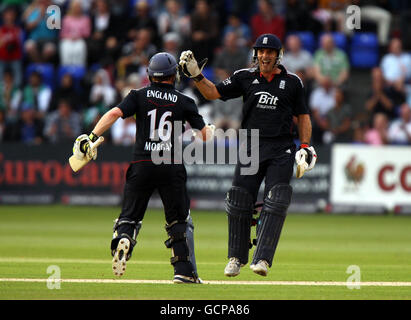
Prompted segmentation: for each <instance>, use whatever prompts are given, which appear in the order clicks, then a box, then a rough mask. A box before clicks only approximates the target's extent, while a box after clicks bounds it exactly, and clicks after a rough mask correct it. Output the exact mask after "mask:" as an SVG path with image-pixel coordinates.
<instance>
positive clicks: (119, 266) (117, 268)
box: [112, 238, 130, 277]
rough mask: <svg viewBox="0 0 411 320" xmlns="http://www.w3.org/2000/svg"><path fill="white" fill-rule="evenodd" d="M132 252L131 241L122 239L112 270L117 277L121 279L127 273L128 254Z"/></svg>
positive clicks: (115, 254)
mask: <svg viewBox="0 0 411 320" xmlns="http://www.w3.org/2000/svg"><path fill="white" fill-rule="evenodd" d="M129 250H130V240H128V239H127V238H122V239H120V241H119V242H118V245H117V249H116V251H115V253H114V257H113V263H112V269H113V273H114V275H115V276H118V277H121V276H122V275H123V274H124V272H125V271H126V261H127V254H128V251H129Z"/></svg>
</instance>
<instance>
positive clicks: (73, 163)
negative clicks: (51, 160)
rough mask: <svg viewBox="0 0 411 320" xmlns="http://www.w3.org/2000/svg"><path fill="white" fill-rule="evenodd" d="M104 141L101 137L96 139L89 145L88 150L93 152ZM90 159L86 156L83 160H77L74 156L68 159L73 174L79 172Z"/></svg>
mask: <svg viewBox="0 0 411 320" xmlns="http://www.w3.org/2000/svg"><path fill="white" fill-rule="evenodd" d="M103 141H104V138H103V137H100V138H98V139H97V140H96V141H95V142H92V143H90V149H91V150H92V151H93V150H94V149H95V148H97V147H98V146H99V145H100V144H101V143H102V142H103ZM90 160H91V158H89V157H88V156H87V155H86V156H85V157H84V158H83V159H81V160H80V159H77V158H76V157H75V156H74V154H73V155H72V156H71V157H70V159H69V164H70V167H71V169H72V170H73V171H74V172H77V171H79V170H80V169H81V168H83V167H84V166H85V165H86V164H87V163H89V161H90Z"/></svg>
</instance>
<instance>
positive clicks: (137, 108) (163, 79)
mask: <svg viewBox="0 0 411 320" xmlns="http://www.w3.org/2000/svg"><path fill="white" fill-rule="evenodd" d="M177 70H178V64H177V62H176V60H175V58H174V57H173V56H172V55H171V54H169V53H166V52H161V53H157V54H156V55H154V56H153V57H152V58H151V60H150V62H149V66H148V69H147V73H148V76H149V79H150V82H151V84H150V85H149V86H147V87H144V88H141V89H138V90H132V91H131V92H130V93H129V94H128V95H127V96H126V97H125V98H124V100H123V101H122V102H121V103H120V104H119V105H118V106H116V107H114V108H112V109H111V110H109V111H108V112H107V113H106V114H104V116H103V117H102V118H101V119H100V121H99V122H98V123H97V124H96V126H95V128H94V129H93V131H92V133H91V134H90V135H89V136H87V135H81V136H80V137H78V138H77V140H76V142H75V144H74V155H73V157H75V158H76V159H77V161H82V160H83V162H87V161H88V160H90V159H95V157H96V156H97V146H98V143H101V142H99V141H101V135H102V134H103V133H104V132H105V131H106V130H108V129H109V128H110V127H111V126H112V125H113V124H114V122H115V121H116V120H117V119H118V118H120V117H121V118H123V119H124V118H127V117H133V116H134V117H135V119H136V126H137V133H136V142H135V145H134V152H133V161H132V162H131V163H130V166H129V168H128V170H127V173H126V183H125V187H124V197H123V202H122V209H121V213H120V216H119V218H118V219H117V220H116V222H115V224H114V234H113V239H112V241H111V252H112V256H113V262H112V269H113V272H114V274H115V275H117V276H121V275H123V274H124V272H125V269H126V261H127V260H129V259H130V257H131V254H132V251H133V248H134V247H135V245H136V243H137V236H138V234H139V231H140V229H141V226H142V221H143V218H144V214H145V212H146V209H147V205H148V201H149V199H150V197H151V195H152V194H153V192H154V190H158V192H159V194H160V197H161V200H162V202H163V205H164V211H165V219H166V226H165V229H166V231H167V233H168V236H169V239H168V240H167V241H166V242H165V245H166V247H167V248H170V249H171V253H172V257H171V264H172V265H173V267H174V278H173V281H174V283H201V280H200V279H199V277H198V274H197V267H196V260H195V254H194V233H193V231H194V225H193V221H192V218H191V216H190V208H189V205H190V200H189V197H188V195H187V189H186V180H187V173H186V169H185V167H184V164H183V163H178V162H177V161H174V159H173V154H174V153H173V148H174V145H175V143H177V142H176V141H172V138H173V137H174V135H173V133H174V132H173V130H174V126H175V125H176V124H177V123H178V122H180V123H183V124H184V123H185V121H188V122H189V124H190V125H191V127H192V128H195V129H198V130H200V132H201V135H202V139H203V140H207V139H209V138H211V137H212V136H213V134H214V126H212V125H211V126H209V125H207V126H206V125H205V123H204V121H203V118H202V116H201V115H200V114H199V113H198V109H197V106H196V104H195V103H194V100H192V99H191V98H189V97H187V96H185V95H184V94H182V93H181V92H179V91H177V90H176V89H175V88H174V83H175V80H176V77H177V75H178V73H177ZM153 150H157V151H159V150H160V151H162V150H168V151H171V152H169V153H168V154H170V156H171V161H170V163H169V164H166V163H161V164H155V163H153V161H152V159H153V158H152V152H153ZM82 165H84V164H80V165H79V166H80V167H81V166H82Z"/></svg>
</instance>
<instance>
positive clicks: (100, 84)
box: [90, 69, 116, 111]
mask: <svg viewBox="0 0 411 320" xmlns="http://www.w3.org/2000/svg"><path fill="white" fill-rule="evenodd" d="M115 100H116V91H115V89H114V88H113V86H112V85H111V81H110V77H109V75H108V73H107V71H106V70H104V69H100V70H98V71H97V72H96V74H95V76H94V83H93V86H92V87H91V92H90V105H92V106H96V107H98V108H103V109H104V108H109V107H110V106H111V105H112V104H113V103H114V102H115ZM102 111H103V110H102Z"/></svg>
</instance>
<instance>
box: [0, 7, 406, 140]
mask: <svg viewBox="0 0 411 320" xmlns="http://www.w3.org/2000/svg"><path fill="white" fill-rule="evenodd" d="M350 4H356V5H359V6H360V7H361V18H364V19H365V21H368V22H369V23H371V24H374V25H375V30H374V32H375V34H376V35H377V37H378V41H379V45H380V46H379V49H380V59H379V62H378V64H377V65H375V66H374V67H373V68H370V69H369V79H368V83H367V84H364V87H365V88H370V92H369V94H368V96H367V99H366V100H365V101H363V102H362V103H358V101H356V102H355V103H354V104H353V103H352V101H353V100H352V99H349V97H350V91H349V90H350V86H349V82H350V79H351V77H352V73H353V70H352V66H351V61H350V55H349V53H348V52H347V50H345V49H344V48H343V47H340V46H338V44H337V43H336V41H335V38H334V37H333V34H334V33H336V32H337V33H340V34H343V35H344V36H345V37H347V38H348V39H349V38H350V37H351V36H352V35H353V30H350V29H347V25H346V23H345V18H346V15H345V10H346V7H347V5H350ZM53 6H57V7H53ZM50 8H54V10H50ZM56 8H57V9H59V11H60V13H61V15H60V16H58V15H57V16H56V14H58V12H57V13H56V10H55V9H56ZM0 12H1V17H0V141H1V142H3V141H4V142H8V141H21V142H24V143H29V144H39V143H57V142H65V141H67V142H72V141H73V140H74V139H75V138H76V137H77V136H78V135H79V134H81V133H83V132H88V131H89V130H90V129H91V128H92V127H93V126H94V125H95V123H96V122H97V121H98V120H99V118H100V117H101V115H102V114H104V112H106V111H107V110H108V109H110V108H111V107H113V106H115V105H116V104H117V103H119V102H120V101H121V100H122V99H123V98H124V97H125V96H126V95H127V94H128V92H129V91H130V90H131V89H137V88H140V87H142V86H145V85H147V84H148V83H149V80H148V78H147V75H146V68H147V65H148V62H149V59H150V57H151V56H152V55H154V54H155V53H156V52H159V51H167V52H169V53H171V54H173V55H174V56H175V57H176V58H177V59H178V57H179V55H180V52H181V51H183V50H187V49H191V50H192V51H193V52H194V54H195V56H196V58H197V59H198V60H201V59H202V58H205V57H207V58H208V59H209V61H208V64H207V66H206V68H205V70H204V72H205V73H206V76H207V77H208V78H210V79H211V80H213V81H214V82H219V81H222V80H224V79H225V78H227V77H228V76H230V75H231V74H232V73H233V72H234V71H235V70H238V69H242V68H247V67H250V66H251V63H252V61H251V60H252V59H251V55H252V51H251V47H252V44H253V42H254V41H255V39H256V38H257V37H258V35H260V34H262V33H274V34H276V35H277V36H278V37H279V38H280V39H281V41H283V43H284V47H285V55H284V58H283V64H284V66H285V67H286V68H287V69H288V70H289V71H290V72H293V73H296V74H297V75H298V76H299V77H300V78H301V80H302V81H303V83H304V85H305V88H306V94H307V95H306V101H307V104H308V106H309V108H310V110H311V113H312V122H313V143H314V144H315V145H318V144H329V143H333V142H353V143H366V144H411V55H410V53H409V52H408V51H407V50H409V49H410V48H408V47H407V48H406V49H404V45H407V40H406V39H405V38H406V37H405V34H401V33H398V32H397V31H398V30H393V28H391V24H392V21H393V19H394V18H396V17H397V18H398V19H397V20H398V21H399V25H400V26H401V28H402V25H403V21H404V19H406V17H408V16H407V14H409V13H410V12H411V4H410V3H407V2H405V1H396V0H392V1H382V0H374V1H372V0H370V1H359V0H357V1H345V0H339V1H338V0H334V1H332V0H318V1H314V0H307V1H302V0H277V1H270V0H258V1H248V0H221V1H207V0H54V1H52V0H33V1H29V0H3V1H2V3H1V4H0ZM56 17H57V18H56ZM59 17H60V18H61V19H60V21H59V20H58V18H59ZM56 19H57V20H56ZM50 21H52V22H53V23H54V24H57V25H59V27H58V28H53V27H50ZM401 28H400V29H399V30H401ZM307 30H308V31H310V32H311V33H312V34H314V35H315V36H316V37H318V39H319V41H318V48H315V49H314V50H310V48H306V47H304V43H303V41H302V39H301V38H300V37H299V36H298V32H299V31H307ZM404 30H405V29H404ZM354 32H356V31H355V30H354ZM396 32H397V33H396ZM404 33H405V31H404ZM177 86H178V89H180V90H182V91H183V92H184V93H185V94H187V95H189V96H191V97H192V98H194V99H195V101H196V102H197V104H198V106H199V110H200V113H201V114H202V115H203V116H204V118H205V120H206V121H207V122H213V123H215V124H216V126H217V127H219V128H224V129H228V128H234V129H238V128H239V127H240V118H241V105H242V103H241V98H239V99H235V100H230V101H227V102H222V101H213V102H210V101H207V100H205V99H204V98H203V97H202V96H201V94H199V92H198V91H197V90H196V89H195V86H193V83H192V82H190V81H189V80H187V79H183V80H182V82H180V83H178V84H177ZM107 138H108V139H109V140H111V141H112V142H113V143H114V144H121V145H130V144H132V143H133V141H134V139H135V125H134V120H133V119H126V120H121V121H118V122H117V123H116V125H115V126H113V127H112V129H111V133H110V135H109V136H108V137H107Z"/></svg>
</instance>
